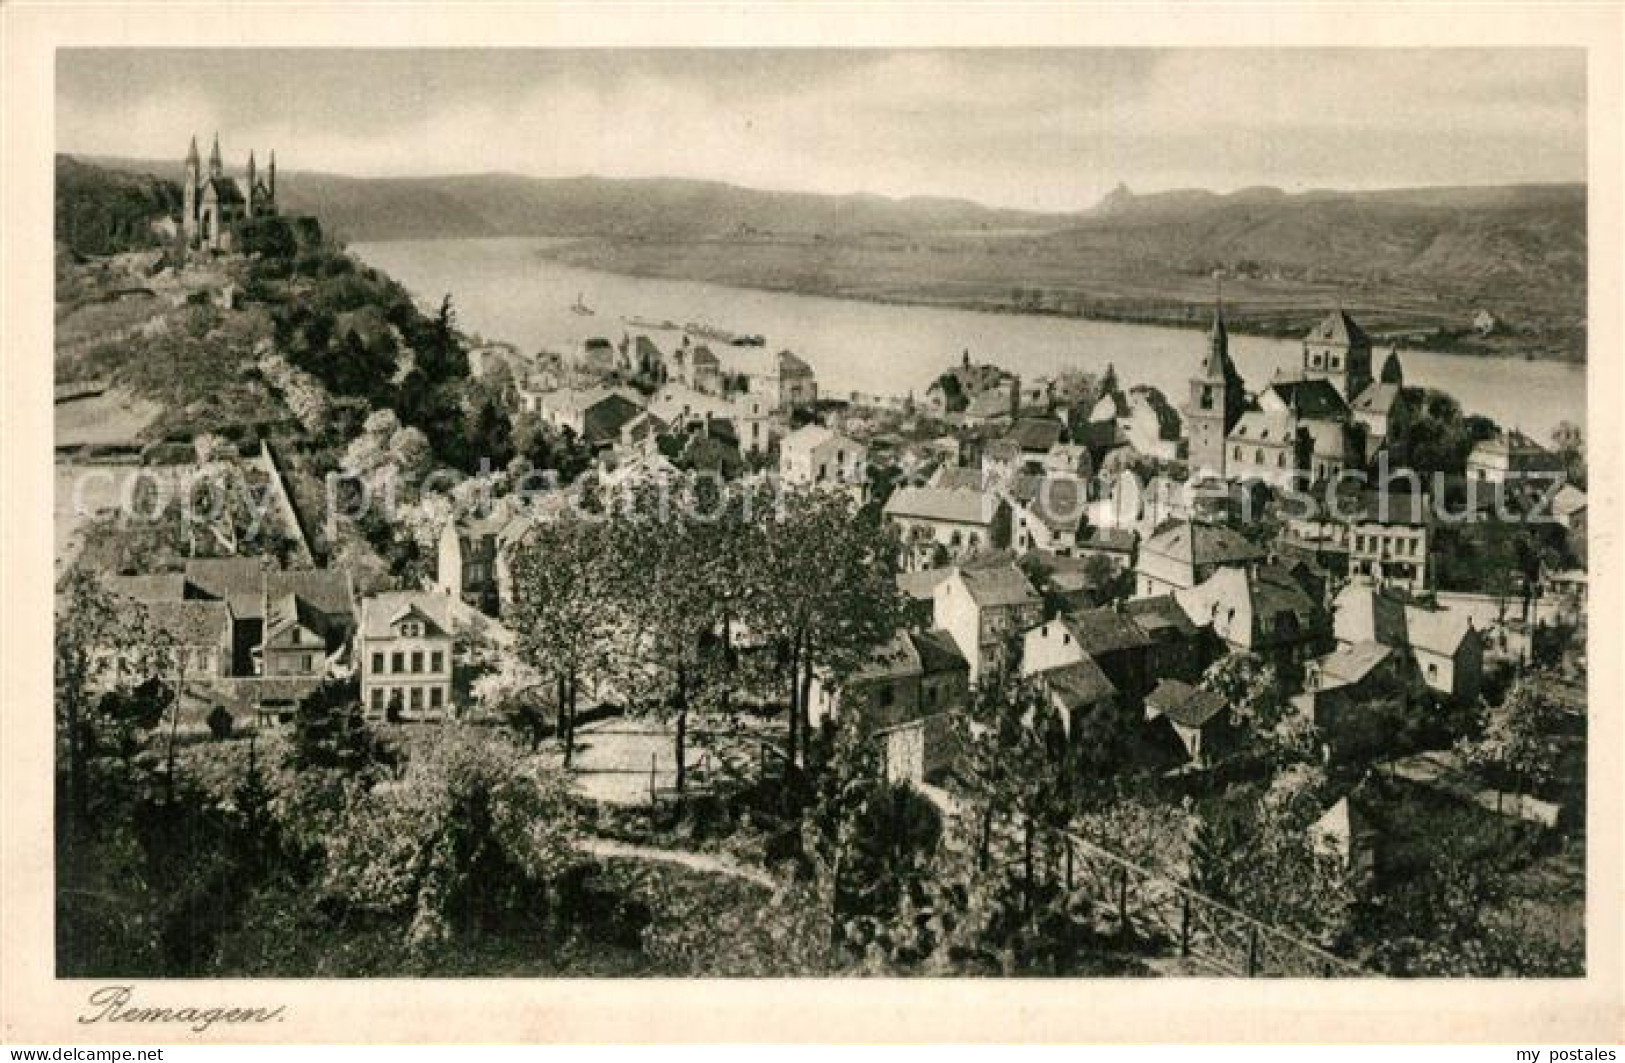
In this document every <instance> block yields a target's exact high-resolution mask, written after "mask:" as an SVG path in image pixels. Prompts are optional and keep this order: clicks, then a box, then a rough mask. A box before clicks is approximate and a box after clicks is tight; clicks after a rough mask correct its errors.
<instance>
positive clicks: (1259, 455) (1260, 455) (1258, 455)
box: [1253, 449, 1264, 465]
mask: <svg viewBox="0 0 1625 1063" xmlns="http://www.w3.org/2000/svg"><path fill="white" fill-rule="evenodd" d="M1253 460H1254V461H1256V462H1257V463H1258V464H1260V465H1262V464H1264V451H1263V450H1262V449H1258V450H1254V451H1253Z"/></svg>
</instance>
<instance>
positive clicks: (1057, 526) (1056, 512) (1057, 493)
mask: <svg viewBox="0 0 1625 1063" xmlns="http://www.w3.org/2000/svg"><path fill="white" fill-rule="evenodd" d="M1010 494H1011V495H1012V496H1013V497H1015V498H1016V499H1017V501H1018V502H1019V503H1020V505H1021V507H1022V508H1023V509H1025V510H1026V511H1027V512H1028V513H1031V514H1032V515H1033V516H1034V517H1036V518H1038V520H1039V521H1041V522H1042V523H1043V524H1044V525H1045V526H1046V527H1048V528H1050V529H1051V530H1053V531H1058V532H1062V533H1069V532H1076V531H1077V530H1078V526H1079V525H1081V524H1083V523H1084V520H1085V518H1086V517H1087V516H1088V510H1089V485H1088V484H1087V483H1085V482H1084V481H1082V480H1079V479H1076V478H1074V477H1070V476H1045V477H1031V478H1022V477H1017V478H1016V479H1015V480H1014V481H1012V483H1011V485H1010Z"/></svg>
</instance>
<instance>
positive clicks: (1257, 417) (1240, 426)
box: [1230, 410, 1297, 446]
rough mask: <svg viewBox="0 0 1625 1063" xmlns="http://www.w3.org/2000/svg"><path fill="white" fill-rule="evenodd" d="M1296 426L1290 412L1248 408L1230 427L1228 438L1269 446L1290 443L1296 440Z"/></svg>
mask: <svg viewBox="0 0 1625 1063" xmlns="http://www.w3.org/2000/svg"><path fill="white" fill-rule="evenodd" d="M1296 428H1297V421H1296V419H1295V418H1294V417H1293V416H1292V415H1291V414H1290V413H1286V412H1281V413H1270V412H1269V411H1268V410H1248V411H1247V412H1246V413H1243V414H1242V415H1241V417H1240V418H1238V419H1237V420H1236V425H1235V427H1234V428H1232V429H1230V438H1231V439H1241V440H1246V441H1247V442H1249V443H1263V444H1266V445H1269V446H1281V445H1283V444H1287V445H1290V444H1292V443H1294V442H1295V441H1296V434H1295V431H1294V430H1295V429H1296Z"/></svg>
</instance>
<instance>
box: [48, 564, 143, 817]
mask: <svg viewBox="0 0 1625 1063" xmlns="http://www.w3.org/2000/svg"><path fill="white" fill-rule="evenodd" d="M54 631H55V656H56V669H55V671H56V691H55V702H56V718H57V735H58V737H59V739H60V740H61V741H62V742H63V743H64V744H65V746H66V751H67V760H68V780H69V785H68V791H69V800H68V807H69V808H70V809H71V810H72V811H73V813H74V816H75V819H77V820H79V821H81V822H82V821H83V820H85V819H87V818H88V817H89V815H90V809H91V802H90V790H89V787H90V777H89V764H90V759H91V757H92V756H94V755H96V751H97V749H98V748H100V746H99V743H101V742H105V741H106V738H105V734H104V732H103V726H104V725H105V724H106V723H107V722H108V721H109V720H118V721H121V723H133V724H135V726H136V729H137V730H140V729H142V728H141V726H140V725H141V723H142V722H143V721H148V722H147V724H146V726H147V727H148V728H150V727H152V726H155V725H156V723H157V717H153V716H152V715H151V709H152V707H153V706H154V705H156V704H157V700H156V698H155V697H142V696H140V695H136V696H134V698H133V699H129V698H123V697H121V696H119V695H117V694H115V697H114V699H113V700H111V701H107V700H105V699H104V700H103V701H102V702H93V701H92V696H93V695H94V694H96V693H97V692H98V691H104V690H112V691H115V692H116V691H119V690H121V689H127V684H130V683H132V682H141V681H144V680H148V679H151V678H153V677H154V676H155V675H156V672H157V668H156V665H157V661H156V659H155V656H154V654H155V650H157V649H158V639H157V636H156V634H155V633H154V632H152V630H151V625H150V624H149V622H148V620H147V616H146V610H144V609H143V608H141V606H140V605H138V604H137V603H134V602H129V601H125V600H122V599H120V598H119V597H118V596H116V595H114V594H112V593H111V592H109V591H108V590H107V588H106V587H105V586H104V585H103V584H102V582H101V580H100V579H99V578H98V577H97V575H96V574H95V573H94V572H92V571H90V570H88V569H85V568H80V567H78V566H75V567H74V568H72V569H70V570H69V571H68V574H67V575H66V577H64V579H63V582H62V585H61V586H60V588H59V589H58V592H57V602H56V625H55V629H54ZM147 689H148V690H149V691H150V690H151V688H147ZM126 710H129V711H126ZM161 714H162V708H161V707H159V708H158V715H159V716H161ZM119 744H120V745H121V746H122V745H123V742H120V743H119Z"/></svg>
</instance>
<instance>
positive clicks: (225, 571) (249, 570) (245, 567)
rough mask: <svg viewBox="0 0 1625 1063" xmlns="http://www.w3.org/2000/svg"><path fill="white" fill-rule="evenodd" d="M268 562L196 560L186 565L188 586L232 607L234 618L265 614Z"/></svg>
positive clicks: (258, 559) (250, 617)
mask: <svg viewBox="0 0 1625 1063" xmlns="http://www.w3.org/2000/svg"><path fill="white" fill-rule="evenodd" d="M265 573H266V567H265V563H264V561H262V560H261V559H260V558H257V557H216V558H194V559H193V560H191V561H188V562H187V563H186V579H187V582H188V583H190V584H192V586H194V587H196V588H197V589H198V590H199V591H200V592H202V593H203V594H206V595H208V596H209V597H210V598H217V599H220V600H222V601H226V602H230V603H231V611H232V613H233V614H234V615H236V616H240V617H244V618H248V619H254V618H257V617H260V616H263V615H264V614H265V602H264V594H265Z"/></svg>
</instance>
